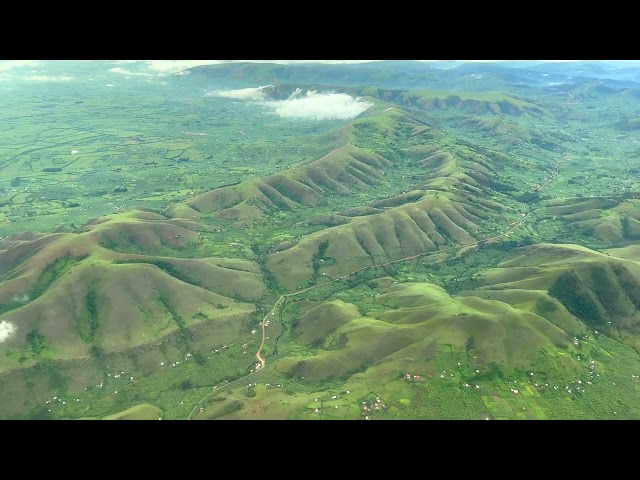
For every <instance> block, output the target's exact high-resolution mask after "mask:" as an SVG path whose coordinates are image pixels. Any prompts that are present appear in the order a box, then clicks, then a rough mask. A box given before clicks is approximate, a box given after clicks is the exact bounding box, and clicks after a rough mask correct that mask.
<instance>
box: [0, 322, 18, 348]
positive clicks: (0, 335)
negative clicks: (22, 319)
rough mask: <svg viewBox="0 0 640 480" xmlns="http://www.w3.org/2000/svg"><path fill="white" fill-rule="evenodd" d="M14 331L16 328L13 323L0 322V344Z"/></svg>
mask: <svg viewBox="0 0 640 480" xmlns="http://www.w3.org/2000/svg"><path fill="white" fill-rule="evenodd" d="M16 330H17V329H16V326H15V325H14V324H13V323H9V322H7V321H6V320H3V321H2V322H0V343H3V342H4V341H6V340H7V339H8V338H9V336H11V334H12V333H13V332H15V331H16Z"/></svg>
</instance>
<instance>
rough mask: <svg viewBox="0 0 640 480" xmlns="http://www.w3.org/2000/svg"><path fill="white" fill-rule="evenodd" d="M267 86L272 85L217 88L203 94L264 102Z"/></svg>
mask: <svg viewBox="0 0 640 480" xmlns="http://www.w3.org/2000/svg"><path fill="white" fill-rule="evenodd" d="M269 87H272V85H264V86H262V87H257V88H241V89H239V90H217V91H215V92H210V93H207V94H205V95H206V96H209V97H211V96H213V97H224V98H233V99H235V100H247V101H251V102H264V101H265V100H266V99H267V96H266V95H265V93H264V89H265V88H269ZM271 103H273V102H271Z"/></svg>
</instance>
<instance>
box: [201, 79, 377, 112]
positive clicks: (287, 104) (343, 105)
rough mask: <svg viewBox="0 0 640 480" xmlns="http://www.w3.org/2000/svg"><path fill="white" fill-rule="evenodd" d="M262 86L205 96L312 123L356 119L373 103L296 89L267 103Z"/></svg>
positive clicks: (346, 96) (350, 97)
mask: <svg viewBox="0 0 640 480" xmlns="http://www.w3.org/2000/svg"><path fill="white" fill-rule="evenodd" d="M268 87H270V85H265V86H262V87H258V88H243V89H240V90H222V91H215V92H211V93H208V94H206V95H207V96H217V97H224V98H233V99H236V100H247V101H250V102H255V103H257V104H259V105H263V106H265V107H268V108H270V109H271V110H273V112H274V113H275V114H276V115H278V116H280V117H283V118H306V119H312V120H347V119H350V118H355V117H357V116H358V115H360V114H361V113H363V112H364V111H366V110H367V109H368V108H370V107H372V106H373V104H372V103H370V102H365V101H362V100H361V99H360V98H354V97H352V96H350V95H347V94H346V93H335V92H317V91H315V90H311V91H308V92H306V93H302V91H301V90H300V89H297V90H296V91H295V92H294V93H293V94H291V96H290V97H289V98H287V99H286V100H268V99H267V96H266V94H265V92H264V89H266V88H268Z"/></svg>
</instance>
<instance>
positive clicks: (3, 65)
mask: <svg viewBox="0 0 640 480" xmlns="http://www.w3.org/2000/svg"><path fill="white" fill-rule="evenodd" d="M39 65H40V62H38V61H37V60H3V61H0V72H7V71H9V70H13V69H14V68H20V67H37V66H39Z"/></svg>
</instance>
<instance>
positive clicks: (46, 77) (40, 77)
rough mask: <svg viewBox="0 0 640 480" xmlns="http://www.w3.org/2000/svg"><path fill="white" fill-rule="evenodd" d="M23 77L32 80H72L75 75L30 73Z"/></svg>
mask: <svg viewBox="0 0 640 480" xmlns="http://www.w3.org/2000/svg"><path fill="white" fill-rule="evenodd" d="M21 78H22V80H29V81H32V82H70V81H71V80H73V78H74V77H72V76H71V75H29V76H27V77H21Z"/></svg>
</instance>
